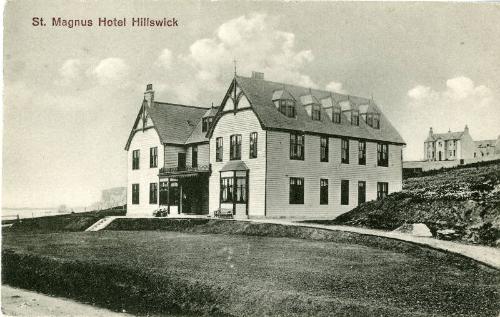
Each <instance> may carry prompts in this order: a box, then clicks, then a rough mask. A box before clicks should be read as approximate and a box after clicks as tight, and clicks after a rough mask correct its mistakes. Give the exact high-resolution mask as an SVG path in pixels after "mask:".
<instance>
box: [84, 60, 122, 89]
mask: <svg viewBox="0 0 500 317" xmlns="http://www.w3.org/2000/svg"><path fill="white" fill-rule="evenodd" d="M128 72H129V67H128V65H127V64H126V63H125V61H124V60H123V59H121V58H116V57H109V58H106V59H103V60H101V61H100V62H99V64H98V65H97V66H96V67H95V68H93V69H91V70H90V73H91V74H92V75H94V76H95V77H96V78H97V80H98V82H99V84H101V85H105V84H108V83H110V82H116V81H118V80H123V79H124V78H125V77H126V76H127V75H128Z"/></svg>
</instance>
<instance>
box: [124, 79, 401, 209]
mask: <svg viewBox="0 0 500 317" xmlns="http://www.w3.org/2000/svg"><path fill="white" fill-rule="evenodd" d="M404 145H405V143H404V141H403V139H402V138H401V136H400V135H399V133H398V132H397V131H396V129H395V128H394V127H393V126H392V125H391V123H390V122H389V121H388V120H387V118H386V117H385V116H384V114H383V113H382V112H381V111H380V108H379V107H378V106H377V105H376V104H375V102H374V101H373V100H371V99H369V98H361V97H356V96H349V95H344V94H339V93H335V92H331V91H324V90H317V89H310V88H306V87H299V86H295V85H289V84H286V83H276V82H272V81H267V80H265V79H264V75H263V74H262V73H256V72H254V73H253V74H252V77H250V78H248V77H243V76H236V75H235V77H234V79H233V80H232V82H231V83H230V85H229V88H228V90H227V93H226V95H225V96H224V97H223V99H222V102H221V104H220V106H219V107H216V108H209V109H208V108H199V107H192V106H185V105H177V104H171V103H162V102H157V101H155V100H154V92H153V91H152V86H151V85H148V87H147V90H146V92H145V97H144V101H143V103H142V105H141V108H140V111H139V114H138V116H137V119H136V121H135V123H134V126H133V129H132V131H131V133H130V136H129V139H128V142H127V145H126V147H125V149H126V150H127V152H128V187H127V188H128V195H127V208H128V209H127V210H128V214H129V215H131V216H136V215H152V212H153V211H154V210H157V209H159V208H166V209H167V210H169V212H170V214H180V213H184V214H210V215H214V214H216V213H217V211H222V212H223V213H230V214H233V216H234V217H235V218H259V217H260V218H262V217H269V218H277V217H297V218H325V217H328V218H334V217H336V216H338V215H339V214H341V213H344V212H346V211H349V210H351V209H352V208H354V207H356V206H357V205H358V204H360V203H363V202H365V201H368V200H374V199H380V198H382V197H384V196H385V195H387V194H389V193H391V192H396V191H400V190H401V187H402V147H403V146H404Z"/></svg>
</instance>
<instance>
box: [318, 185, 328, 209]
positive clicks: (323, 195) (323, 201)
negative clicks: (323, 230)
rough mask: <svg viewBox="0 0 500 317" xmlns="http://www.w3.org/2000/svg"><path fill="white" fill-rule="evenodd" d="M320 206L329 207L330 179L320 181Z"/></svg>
mask: <svg viewBox="0 0 500 317" xmlns="http://www.w3.org/2000/svg"><path fill="white" fill-rule="evenodd" d="M319 204H320V205H328V179H320V180H319Z"/></svg>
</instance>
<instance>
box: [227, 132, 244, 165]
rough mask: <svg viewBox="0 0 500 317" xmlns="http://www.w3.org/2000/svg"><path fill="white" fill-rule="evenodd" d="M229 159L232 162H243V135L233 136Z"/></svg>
mask: <svg viewBox="0 0 500 317" xmlns="http://www.w3.org/2000/svg"><path fill="white" fill-rule="evenodd" d="M229 158H230V159H231V160H241V134H233V135H231V137H230V148H229Z"/></svg>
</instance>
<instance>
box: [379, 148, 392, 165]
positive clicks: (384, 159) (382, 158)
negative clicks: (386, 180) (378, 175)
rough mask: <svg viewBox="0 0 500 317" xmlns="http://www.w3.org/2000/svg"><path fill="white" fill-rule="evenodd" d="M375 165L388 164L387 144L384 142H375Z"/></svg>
mask: <svg viewBox="0 0 500 317" xmlns="http://www.w3.org/2000/svg"><path fill="white" fill-rule="evenodd" d="M377 165H378V166H385V167H387V166H389V145H388V144H386V143H378V144H377Z"/></svg>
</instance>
